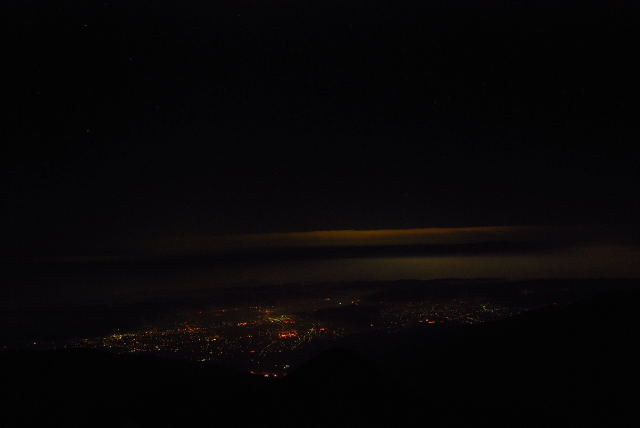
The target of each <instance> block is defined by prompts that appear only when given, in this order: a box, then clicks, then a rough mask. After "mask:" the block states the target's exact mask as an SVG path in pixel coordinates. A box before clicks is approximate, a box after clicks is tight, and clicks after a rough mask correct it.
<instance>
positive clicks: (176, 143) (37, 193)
mask: <svg viewBox="0 0 640 428" xmlns="http://www.w3.org/2000/svg"><path fill="white" fill-rule="evenodd" d="M632 3H633V2H615V1H607V2H605V1H601V2H599V1H592V2H584V1H581V2H567V1H553V2H551V1H549V2H547V1H538V2H527V1H520V2H506V1H500V2H498V1H468V2H467V1H462V0H460V1H447V2H444V1H442V2H439V1H432V2H424V1H422V2H418V1H415V2H414V1H408V2H397V1H389V2H384V1H323V2H304V1H302V2H301V1H264V0H261V1H239V0H222V1H216V2H210V1H207V2H204V1H202V2H201V1H191V2H187V3H186V4H185V2H177V1H175V2H170V1H164V0H163V1H141V0H128V1H86V0H84V1H51V0H47V1H9V2H3V5H2V13H1V14H0V15H1V16H2V17H3V18H2V20H3V22H2V27H3V29H4V31H3V32H4V34H5V36H4V40H5V42H7V45H8V46H7V48H6V49H5V50H4V51H3V63H4V64H5V66H4V69H5V71H8V72H9V74H8V77H5V80H4V83H5V89H4V90H3V94H2V97H3V101H4V102H3V104H4V105H5V106H8V107H9V109H10V112H9V114H8V115H7V116H5V119H8V126H3V134H4V137H3V140H4V144H3V145H4V146H5V147H4V148H3V149H2V150H3V152H4V153H3V155H2V157H1V159H2V160H1V163H2V171H3V180H2V187H3V188H2V204H3V208H2V222H1V226H0V227H1V228H2V229H1V231H2V236H3V239H2V243H1V244H0V249H1V254H2V256H3V257H21V256H33V255H46V256H50V255H104V254H118V253H121V252H126V251H128V250H130V249H131V248H133V247H136V245H137V244H136V243H139V242H140V241H146V240H153V239H158V238H167V239H172V238H175V237H183V236H186V237H193V236H208V235H213V234H220V233H224V234H233V233H259V232H290V231H308V230H318V229H329V230H332V229H345V228H347V229H378V228H411V227H434V226H485V225H528V224H569V225H575V224H601V223H607V224H628V223H637V218H639V215H640V204H639V203H638V198H637V191H636V186H635V181H637V180H638V178H640V177H638V175H639V174H638V166H639V165H638V154H639V151H638V148H637V141H638V138H637V137H638V130H637V117H638V107H637V105H638V95H639V94H640V91H639V89H640V88H639V83H638V77H637V76H639V75H640V70H639V69H638V67H637V65H636V63H635V59H636V58H635V56H636V55H635V51H636V50H637V46H636V43H635V40H636V39H638V38H639V36H640V34H639V33H640V30H638V29H639V28H640V26H638V23H639V20H638V18H639V16H640V15H639V14H638V10H637V8H635V7H634V6H633V5H632ZM630 143H632V144H633V145H629V144H630Z"/></svg>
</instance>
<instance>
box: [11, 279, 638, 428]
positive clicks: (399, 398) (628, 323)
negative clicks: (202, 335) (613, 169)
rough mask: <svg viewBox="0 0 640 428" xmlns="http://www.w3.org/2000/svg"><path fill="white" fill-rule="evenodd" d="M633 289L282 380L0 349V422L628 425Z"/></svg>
mask: <svg viewBox="0 0 640 428" xmlns="http://www.w3.org/2000/svg"><path fill="white" fill-rule="evenodd" d="M638 304H640V295H639V294H638V292H637V291H632V290H631V291H630V290H626V291H620V292H611V293H605V294H600V295H598V296H596V297H595V298H593V297H591V298H588V299H583V300H581V301H579V302H577V303H575V304H571V305H563V306H551V307H546V308H543V309H540V310H536V311H532V312H529V313H525V314H523V315H520V316H517V317H515V318H512V319H508V320H503V321H497V322H493V323H487V324H482V325H476V326H466V327H448V328H447V327H440V328H436V329H430V330H429V331H428V332H425V330H420V329H418V330H414V331H409V332H406V333H401V334H399V335H393V336H386V337H385V338H380V337H376V338H367V337H363V338H361V339H360V340H359V341H356V342H351V344H350V345H348V346H345V347H342V348H337V349H334V350H332V351H329V352H326V353H323V354H321V355H319V356H317V357H316V358H315V359H313V360H311V361H309V362H308V363H307V364H306V365H304V366H302V367H300V368H298V369H297V370H296V371H294V372H293V373H291V374H290V375H289V376H288V377H287V378H284V379H279V380H275V379H262V378H257V377H253V376H247V375H244V374H241V373H238V372H234V371H232V370H226V369H222V368H215V367H203V366H195V365H191V364H188V363H181V362H177V361H165V360H161V359H156V358H152V357H129V356H113V355H107V354H102V353H98V352H92V351H69V352H50V353H47V352H43V353H36V352H5V353H3V354H2V356H1V358H2V371H3V373H2V378H3V389H2V398H1V402H2V404H3V406H2V407H3V410H2V414H1V419H0V421H1V424H0V425H1V426H7V427H13V426H43V425H49V426H53V425H55V426H87V425H92V426H195V425H203V426H206V425H208V426H217V425H225V426H434V427H446V426H504V427H511V426H531V427H539V426H558V427H571V426H575V427H585V426H633V425H634V421H635V422H637V410H636V403H637V399H638V393H637V389H636V388H637V385H638V380H640V378H639V377H638V374H639V372H638V366H637V361H638V353H637V350H636V349H635V348H636V347H635V345H636V343H635V342H636V340H637V337H638V333H639V332H640V330H639V327H640V325H639V323H638V319H637V307H638Z"/></svg>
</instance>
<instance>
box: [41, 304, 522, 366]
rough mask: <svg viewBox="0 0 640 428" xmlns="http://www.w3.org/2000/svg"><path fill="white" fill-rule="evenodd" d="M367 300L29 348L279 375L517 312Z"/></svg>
mask: <svg viewBox="0 0 640 428" xmlns="http://www.w3.org/2000/svg"><path fill="white" fill-rule="evenodd" d="M373 299H374V297H372V296H356V295H353V294H352V295H340V296H337V297H321V298H313V299H306V300H297V301H294V302H288V303H284V304H281V305H252V306H235V307H226V308H220V307H211V308H208V309H206V310H196V311H192V310H187V311H180V312H178V313H175V314H172V315H171V316H168V317H165V320H163V321H161V322H158V323H154V324H153V325H145V326H141V327H140V328H138V329H131V330H127V331H123V330H118V331H114V332H113V333H112V334H110V335H106V336H101V337H87V338H77V339H72V340H65V341H55V342H34V344H33V345H32V346H33V347H35V348H38V349H42V348H45V349H50V348H55V349H60V348H63V349H64V348H67V349H68V348H92V349H99V350H106V351H109V352H113V353H118V354H125V353H148V354H154V355H157V356H161V357H166V358H178V359H186V360H190V361H194V362H201V363H214V364H216V363H218V364H222V365H225V366H231V367H235V368H236V369H240V370H243V371H247V372H249V373H252V374H255V375H259V376H262V377H281V376H286V375H287V373H288V372H289V371H290V370H291V369H293V368H295V367H296V364H298V363H299V362H301V361H303V360H304V359H305V358H308V357H309V356H310V355H313V354H315V353H317V352H318V351H321V350H323V349H329V348H330V347H332V346H335V345H336V344H337V343H340V341H341V340H348V339H349V337H351V336H354V335H362V334H365V335H366V334H369V333H372V334H381V333H382V334H392V333H395V332H398V331H401V330H403V329H410V328H420V327H423V328H437V327H439V326H445V325H461V324H476V323H481V322H486V321H492V320H497V319H501V318H506V317H510V316H513V315H514V314H516V313H519V312H520V311H522V310H523V308H521V307H516V306H514V305H509V306H507V305H504V304H497V303H492V302H491V301H490V300H489V299H486V298H485V299H481V298H477V297H469V298H465V299H462V298H448V299H442V298H441V299H432V300H415V301H400V302H393V301H390V302H387V301H384V300H376V301H373Z"/></svg>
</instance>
